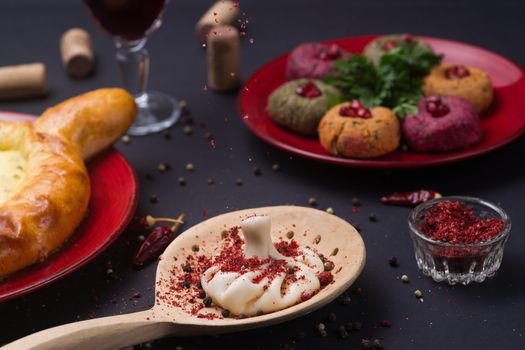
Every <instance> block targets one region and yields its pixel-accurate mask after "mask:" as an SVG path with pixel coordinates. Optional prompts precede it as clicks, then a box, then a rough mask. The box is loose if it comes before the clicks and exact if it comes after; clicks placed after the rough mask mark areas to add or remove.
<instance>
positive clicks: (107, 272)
mask: <svg viewBox="0 0 525 350" xmlns="http://www.w3.org/2000/svg"><path fill="white" fill-rule="evenodd" d="M113 272H114V271H113V269H111V268H110V269H107V270H106V274H108V275H112V274H113Z"/></svg>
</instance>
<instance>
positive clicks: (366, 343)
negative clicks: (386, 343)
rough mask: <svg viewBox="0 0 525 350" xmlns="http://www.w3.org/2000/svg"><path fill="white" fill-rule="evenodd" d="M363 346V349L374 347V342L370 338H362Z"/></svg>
mask: <svg viewBox="0 0 525 350" xmlns="http://www.w3.org/2000/svg"><path fill="white" fill-rule="evenodd" d="M361 347H362V348H363V349H372V342H371V341H370V340H368V339H362V340H361Z"/></svg>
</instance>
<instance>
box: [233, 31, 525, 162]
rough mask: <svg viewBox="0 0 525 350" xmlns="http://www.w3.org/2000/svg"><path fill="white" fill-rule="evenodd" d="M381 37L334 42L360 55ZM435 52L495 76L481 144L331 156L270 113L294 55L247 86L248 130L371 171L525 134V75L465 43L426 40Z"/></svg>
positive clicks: (459, 155) (454, 157)
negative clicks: (445, 149) (268, 106)
mask: <svg viewBox="0 0 525 350" xmlns="http://www.w3.org/2000/svg"><path fill="white" fill-rule="evenodd" d="M374 38H375V36H358V37H351V38H345V39H338V40H333V41H330V42H329V43H337V44H339V45H340V46H341V47H342V48H344V49H345V50H347V51H350V52H354V53H358V52H361V51H362V50H363V47H364V46H365V45H366V44H367V43H368V42H369V41H371V40H372V39H374ZM421 39H423V40H425V41H426V42H428V43H429V44H430V45H432V47H433V48H434V50H435V51H436V52H438V53H442V54H444V55H445V58H444V62H450V63H452V62H455V63H462V64H466V65H470V66H474V67H479V68H481V69H483V70H484V71H486V72H487V73H488V74H489V75H490V76H491V78H492V81H493V84H494V90H495V100H494V103H493V105H492V106H491V108H490V109H489V110H488V111H487V112H485V113H484V115H483V116H482V120H481V127H482V130H483V140H482V142H481V143H479V144H478V145H476V146H474V147H472V148H469V149H466V150H459V151H452V152H446V153H416V152H411V151H408V152H403V151H401V150H398V151H395V152H393V153H390V154H388V155H385V156H382V157H380V158H374V159H367V160H360V159H345V158H339V157H335V156H332V155H330V154H328V153H327V152H326V151H325V150H324V149H323V148H322V147H321V144H320V143H319V141H318V140H317V139H316V138H305V137H302V136H299V135H296V134H294V133H292V132H290V131H287V130H285V129H283V128H281V127H279V126H278V125H277V124H275V123H273V121H272V120H271V119H270V117H269V116H268V114H267V113H266V110H265V108H266V101H267V99H268V96H269V95H270V93H271V92H272V91H273V90H275V89H276V88H277V87H279V86H280V85H281V84H282V83H284V82H285V81H286V80H285V66H286V60H287V58H288V55H283V56H281V57H278V58H276V59H275V60H273V61H271V62H269V63H267V64H266V65H264V66H263V67H262V68H260V69H259V70H258V71H256V72H255V73H254V74H253V75H252V76H251V77H250V79H249V80H248V81H247V82H246V84H245V86H244V87H243V89H242V90H241V93H240V95H239V109H240V115H241V118H242V120H243V122H244V123H245V124H246V126H247V127H248V128H249V129H250V130H251V131H252V132H253V133H254V134H256V135H257V136H259V137H260V138H261V139H263V140H264V141H266V142H268V143H270V144H272V145H274V146H277V147H279V148H281V149H283V150H285V151H288V152H291V153H294V154H297V155H300V156H303V157H307V158H312V159H316V160H320V161H324V162H328V163H334V164H341V165H347V166H358V167H370V168H414V167H424V166H431V165H438V164H445V163H451V162H455V161H459V160H463V159H467V158H472V157H475V156H478V155H481V154H484V153H487V152H489V151H492V150H494V149H496V148H499V147H501V146H503V145H505V144H507V143H509V142H510V141H512V140H514V139H516V138H518V137H519V136H520V135H522V134H523V133H524V132H525V99H524V98H523V96H525V76H524V74H523V70H522V69H521V68H520V67H518V66H517V65H516V64H514V63H512V62H511V61H510V60H508V59H506V58H504V57H502V56H500V55H498V54H496V53H493V52H490V51H488V50H485V49H482V48H479V47H476V46H472V45H468V44H463V43H460V42H455V41H450V40H444V39H437V38H428V37H421Z"/></svg>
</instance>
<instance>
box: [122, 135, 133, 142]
mask: <svg viewBox="0 0 525 350" xmlns="http://www.w3.org/2000/svg"><path fill="white" fill-rule="evenodd" d="M122 142H124V143H126V144H128V143H130V142H131V137H129V135H124V136H122Z"/></svg>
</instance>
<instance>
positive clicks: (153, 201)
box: [149, 194, 159, 204]
mask: <svg viewBox="0 0 525 350" xmlns="http://www.w3.org/2000/svg"><path fill="white" fill-rule="evenodd" d="M149 202H150V203H151V204H157V203H158V202H159V198H158V197H157V196H156V195H154V194H152V195H151V196H149Z"/></svg>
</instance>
